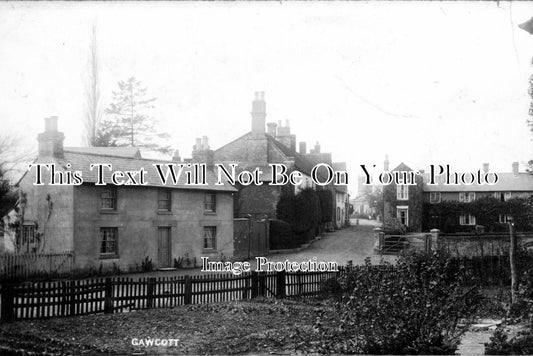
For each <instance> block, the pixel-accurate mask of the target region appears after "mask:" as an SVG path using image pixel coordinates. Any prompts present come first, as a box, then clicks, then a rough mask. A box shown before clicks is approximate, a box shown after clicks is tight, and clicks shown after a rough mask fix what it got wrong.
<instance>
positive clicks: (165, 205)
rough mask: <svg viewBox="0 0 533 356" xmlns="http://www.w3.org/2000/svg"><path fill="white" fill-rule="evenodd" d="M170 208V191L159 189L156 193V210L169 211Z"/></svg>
mask: <svg viewBox="0 0 533 356" xmlns="http://www.w3.org/2000/svg"><path fill="white" fill-rule="evenodd" d="M171 206H172V201H171V191H170V189H165V188H162V189H159V190H158V191H157V210H159V211H170V209H171Z"/></svg>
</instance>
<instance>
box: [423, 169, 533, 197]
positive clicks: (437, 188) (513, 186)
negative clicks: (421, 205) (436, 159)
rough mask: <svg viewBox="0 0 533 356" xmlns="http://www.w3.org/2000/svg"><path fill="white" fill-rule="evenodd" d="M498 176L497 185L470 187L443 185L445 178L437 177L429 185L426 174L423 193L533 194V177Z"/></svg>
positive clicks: (506, 174)
mask: <svg viewBox="0 0 533 356" xmlns="http://www.w3.org/2000/svg"><path fill="white" fill-rule="evenodd" d="M496 174H497V175H498V178H499V179H498V183H496V184H495V185H488V184H483V185H480V184H472V185H464V184H461V185H445V184H444V181H445V177H444V176H437V177H436V179H435V183H437V184H436V185H429V184H427V183H428V182H429V179H430V176H429V174H428V173H425V174H424V175H423V177H424V185H423V190H424V191H425V192H524V191H531V192H533V176H532V175H530V174H529V173H518V175H516V176H515V175H514V174H513V173H509V172H507V173H496Z"/></svg>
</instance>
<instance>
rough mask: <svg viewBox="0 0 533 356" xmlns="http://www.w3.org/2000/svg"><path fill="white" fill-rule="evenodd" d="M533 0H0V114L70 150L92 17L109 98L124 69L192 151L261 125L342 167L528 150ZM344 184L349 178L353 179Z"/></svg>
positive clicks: (504, 167) (424, 163) (507, 158)
mask: <svg viewBox="0 0 533 356" xmlns="http://www.w3.org/2000/svg"><path fill="white" fill-rule="evenodd" d="M532 15H533V6H532V3H531V2H513V3H509V2H499V3H496V2H464V3H463V2H453V3H443V2H406V3H400V2H395V3H389V2H375V3H374V2H370V3H366V2H327V3H326V2H294V3H285V2H268V3H254V2H238V3H226V2H224V3H222V2H209V3H195V2H186V3H182V2H180V3H169V2H162V3H157V2H150V3H141V2H134V3H117V2H109V3H90V2H81V3H70V2H69V3H65V2H60V3H53V2H32V3H15V2H8V3H6V2H2V3H0V103H1V104H0V124H1V127H2V131H4V132H6V131H7V132H14V133H19V134H21V135H23V137H24V140H25V144H27V145H33V146H35V147H36V145H37V142H36V135H37V134H38V133H39V132H41V131H42V129H43V121H42V119H43V118H44V117H46V116H50V115H56V116H58V117H59V120H60V121H59V126H60V130H61V131H63V132H64V133H65V136H66V140H65V145H69V146H80V145H81V142H82V126H83V125H82V118H83V115H84V109H85V98H84V90H85V85H86V83H87V77H86V76H87V72H88V57H89V43H90V36H91V27H92V25H93V23H96V24H97V31H98V35H97V42H98V56H99V60H100V63H101V73H100V77H101V82H102V94H103V100H104V106H106V105H107V104H108V103H109V100H110V97H111V91H112V90H114V89H115V88H116V83H117V81H119V80H125V79H127V78H128V77H130V76H135V77H136V78H137V79H138V80H140V81H142V82H143V83H144V84H145V85H146V86H147V87H148V89H149V94H150V95H152V96H154V97H157V101H156V103H155V104H156V108H155V110H154V112H153V113H154V116H156V117H157V118H158V119H159V120H160V121H161V123H162V126H163V127H164V129H165V130H167V131H168V132H169V133H170V134H171V135H172V138H173V146H174V147H175V148H178V149H180V151H181V152H182V156H184V157H190V154H191V149H192V145H193V144H194V139H195V137H198V136H202V135H207V136H209V138H210V143H211V147H212V148H214V149H216V148H219V147H220V146H222V145H223V144H225V143H227V142H229V141H231V140H233V139H234V138H237V137H238V136H240V135H242V134H244V133H246V132H248V131H249V130H250V127H251V119H250V111H251V101H252V99H253V93H254V92H255V91H264V92H265V97H266V102H267V122H268V121H276V122H277V121H278V120H283V121H285V120H287V119H288V120H290V126H291V131H292V133H294V134H296V136H297V140H298V141H307V142H308V147H310V146H312V145H313V144H314V143H315V142H316V141H320V144H321V146H322V150H323V151H329V152H332V154H333V158H334V160H335V161H346V162H347V164H348V169H349V171H350V172H351V173H352V176H351V178H353V179H352V182H354V183H355V176H356V174H358V173H359V172H360V170H359V169H358V168H357V166H358V165H359V164H363V163H366V164H379V165H380V166H381V165H382V162H383V159H384V156H385V155H386V154H388V155H389V157H390V160H391V164H392V165H395V164H398V163H400V162H401V161H403V162H405V163H406V164H407V165H409V166H411V167H412V168H425V169H427V167H428V165H429V164H446V163H449V164H451V165H453V166H454V167H455V168H456V169H457V170H462V171H473V170H477V169H478V168H479V167H481V165H482V163H483V162H489V163H490V164H491V168H492V169H494V170H497V171H510V170H511V162H512V161H519V162H521V163H525V162H527V160H528V159H531V158H533V144H532V136H531V135H530V134H529V133H528V131H527V127H526V124H525V122H526V120H527V112H528V108H529V103H530V98H529V96H528V94H527V90H528V77H529V75H530V74H531V73H532V72H533V68H532V67H531V66H530V62H531V58H532V57H533V36H531V35H529V34H528V33H526V32H525V31H522V30H520V29H519V28H518V27H517V25H518V24H519V23H522V22H524V21H526V20H527V19H529V18H530V17H531V16H532ZM351 188H352V191H353V186H352V187H351Z"/></svg>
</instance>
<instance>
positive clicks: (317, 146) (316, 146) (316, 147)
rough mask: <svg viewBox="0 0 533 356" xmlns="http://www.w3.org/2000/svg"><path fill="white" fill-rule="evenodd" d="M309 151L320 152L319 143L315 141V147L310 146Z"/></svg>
mask: <svg viewBox="0 0 533 356" xmlns="http://www.w3.org/2000/svg"><path fill="white" fill-rule="evenodd" d="M309 153H320V143H318V141H316V143H315V147H314V148H312V149H311V151H309Z"/></svg>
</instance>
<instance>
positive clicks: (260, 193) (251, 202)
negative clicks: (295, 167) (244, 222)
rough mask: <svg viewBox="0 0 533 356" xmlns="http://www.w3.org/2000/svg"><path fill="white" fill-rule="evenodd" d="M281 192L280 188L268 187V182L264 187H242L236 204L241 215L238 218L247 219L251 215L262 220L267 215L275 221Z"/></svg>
mask: <svg viewBox="0 0 533 356" xmlns="http://www.w3.org/2000/svg"><path fill="white" fill-rule="evenodd" d="M281 191H282V189H281V187H280V186H272V185H268V183H267V182H265V183H264V184H263V185H249V186H245V187H240V189H239V193H238V194H237V195H236V197H237V199H236V202H235V204H237V207H236V210H237V211H238V215H239V216H236V217H245V216H246V215H248V214H249V215H251V216H253V217H254V218H257V219H262V218H263V217H264V215H265V214H266V215H268V217H269V218H270V219H275V218H276V207H277V204H278V201H279V198H280V196H281V194H282V192H281Z"/></svg>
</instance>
